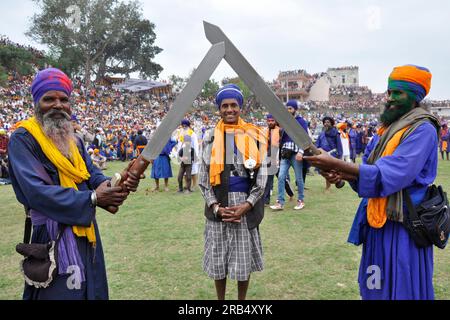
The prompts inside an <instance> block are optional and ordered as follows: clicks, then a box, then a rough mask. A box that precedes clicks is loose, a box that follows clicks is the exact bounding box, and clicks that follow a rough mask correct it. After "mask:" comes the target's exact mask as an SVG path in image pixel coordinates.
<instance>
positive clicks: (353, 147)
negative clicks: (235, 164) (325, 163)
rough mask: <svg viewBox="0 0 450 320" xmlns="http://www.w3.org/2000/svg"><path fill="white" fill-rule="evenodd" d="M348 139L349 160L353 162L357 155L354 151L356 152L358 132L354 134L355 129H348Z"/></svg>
mask: <svg viewBox="0 0 450 320" xmlns="http://www.w3.org/2000/svg"><path fill="white" fill-rule="evenodd" d="M348 139H349V141H350V159H352V160H353V161H354V160H355V159H356V155H357V153H356V150H357V139H358V132H356V130H355V129H350V130H349V131H348Z"/></svg>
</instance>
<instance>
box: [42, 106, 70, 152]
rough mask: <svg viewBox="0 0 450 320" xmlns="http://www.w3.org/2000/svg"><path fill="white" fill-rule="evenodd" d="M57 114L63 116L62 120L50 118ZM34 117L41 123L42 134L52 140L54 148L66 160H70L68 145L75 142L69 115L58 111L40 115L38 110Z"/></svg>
mask: <svg viewBox="0 0 450 320" xmlns="http://www.w3.org/2000/svg"><path fill="white" fill-rule="evenodd" d="M57 113H61V114H63V115H64V118H61V119H54V118H52V115H54V114H57ZM36 117H37V119H38V121H39V122H40V123H41V125H42V129H43V130H44V133H45V134H46V135H47V137H48V138H50V140H52V142H53V143H54V144H55V146H56V148H58V150H59V151H60V152H61V153H62V154H63V155H64V156H65V157H66V158H71V156H72V154H71V152H70V145H71V142H72V141H76V140H75V134H74V129H73V126H72V123H71V122H70V116H69V114H67V113H66V112H64V111H59V110H50V111H48V112H47V113H45V114H42V113H41V112H40V110H39V111H38V112H36Z"/></svg>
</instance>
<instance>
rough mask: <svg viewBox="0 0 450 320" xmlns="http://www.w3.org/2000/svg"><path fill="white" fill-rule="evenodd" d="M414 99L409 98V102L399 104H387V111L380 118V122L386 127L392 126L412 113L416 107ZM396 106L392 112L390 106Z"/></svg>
mask: <svg viewBox="0 0 450 320" xmlns="http://www.w3.org/2000/svg"><path fill="white" fill-rule="evenodd" d="M414 101H415V100H414V99H413V98H411V97H409V96H408V99H407V100H403V101H398V102H395V101H394V102H392V103H389V102H388V103H386V104H385V109H384V111H383V113H382V114H381V116H380V120H381V122H382V123H383V125H384V126H385V127H388V126H390V125H391V124H392V123H394V122H395V121H397V120H398V119H399V118H400V117H401V116H403V115H404V114H406V113H408V112H409V111H411V109H412V108H413V107H414ZM392 105H395V106H397V108H395V109H393V110H391V109H389V108H390V106H392Z"/></svg>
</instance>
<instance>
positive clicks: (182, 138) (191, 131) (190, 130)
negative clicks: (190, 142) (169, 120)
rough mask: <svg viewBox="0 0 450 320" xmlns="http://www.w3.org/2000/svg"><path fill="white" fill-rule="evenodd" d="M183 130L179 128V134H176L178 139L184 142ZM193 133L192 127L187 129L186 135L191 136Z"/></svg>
mask: <svg viewBox="0 0 450 320" xmlns="http://www.w3.org/2000/svg"><path fill="white" fill-rule="evenodd" d="M183 132H184V130H183V129H181V130H180V134H179V136H178V141H180V142H184V136H185V134H183ZM193 134H194V130H192V129H189V130H187V135H188V136H190V137H191V136H192V135H193Z"/></svg>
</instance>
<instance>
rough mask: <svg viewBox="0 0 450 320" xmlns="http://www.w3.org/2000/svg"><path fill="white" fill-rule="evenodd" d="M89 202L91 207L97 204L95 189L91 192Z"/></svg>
mask: <svg viewBox="0 0 450 320" xmlns="http://www.w3.org/2000/svg"><path fill="white" fill-rule="evenodd" d="M91 202H92V206H93V207H96V206H97V193H96V192H95V190H94V191H92V193H91Z"/></svg>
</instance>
